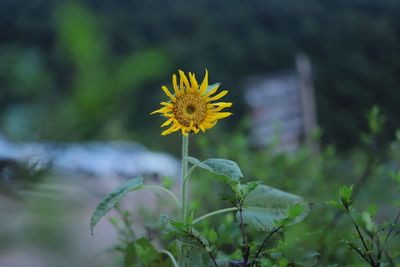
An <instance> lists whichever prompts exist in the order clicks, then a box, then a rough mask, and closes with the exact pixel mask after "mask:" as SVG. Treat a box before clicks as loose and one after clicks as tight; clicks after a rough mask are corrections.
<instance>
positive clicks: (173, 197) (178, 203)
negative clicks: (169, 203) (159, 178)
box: [143, 185, 182, 209]
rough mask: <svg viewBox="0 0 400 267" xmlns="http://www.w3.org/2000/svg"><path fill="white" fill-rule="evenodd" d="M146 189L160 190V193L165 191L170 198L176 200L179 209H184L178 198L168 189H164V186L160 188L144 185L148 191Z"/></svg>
mask: <svg viewBox="0 0 400 267" xmlns="http://www.w3.org/2000/svg"><path fill="white" fill-rule="evenodd" d="M146 188H148V189H157V190H160V191H163V192H165V193H167V194H168V195H169V196H171V197H172V199H173V200H174V202H175V204H176V206H177V207H178V208H179V209H180V208H182V206H181V203H180V202H179V200H178V198H177V197H176V196H175V195H174V193H172V192H171V191H169V190H168V189H166V188H164V187H162V186H159V185H144V186H143V189H146Z"/></svg>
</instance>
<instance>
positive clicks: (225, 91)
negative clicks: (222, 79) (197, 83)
mask: <svg viewBox="0 0 400 267" xmlns="http://www.w3.org/2000/svg"><path fill="white" fill-rule="evenodd" d="M227 93H228V90H224V91H222V92H221V93H219V94H217V95H215V96H213V97H211V98H209V99H208V100H207V101H210V102H211V101H215V100H218V99H220V98H221V97H224V96H225V95H226V94H227Z"/></svg>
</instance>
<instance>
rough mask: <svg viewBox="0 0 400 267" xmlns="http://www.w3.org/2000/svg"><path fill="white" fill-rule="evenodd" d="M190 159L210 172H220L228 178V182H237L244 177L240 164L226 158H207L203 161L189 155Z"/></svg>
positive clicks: (195, 164)
mask: <svg viewBox="0 0 400 267" xmlns="http://www.w3.org/2000/svg"><path fill="white" fill-rule="evenodd" d="M188 161H189V162H190V163H191V164H193V165H194V166H196V167H199V168H202V169H205V170H207V171H209V172H212V173H215V174H219V175H221V176H223V177H225V178H227V179H225V180H224V182H226V183H228V184H231V183H233V184H237V183H239V181H240V179H241V178H242V177H243V174H242V171H241V170H240V168H239V166H238V165H237V164H236V163H235V162H233V161H231V160H226V159H206V160H205V161H203V162H201V161H199V160H198V159H196V158H193V157H188Z"/></svg>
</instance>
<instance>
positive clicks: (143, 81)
mask: <svg viewBox="0 0 400 267" xmlns="http://www.w3.org/2000/svg"><path fill="white" fill-rule="evenodd" d="M399 13H400V2H399V1H391V0H386V1H373V0H363V1H359V0H346V1H344V0H309V1H296V0H286V1H279V0H260V1H258V0H255V1H239V0H232V1H215V0H204V1H195V0H186V1H161V0H159V1H155V0H149V1H135V0H119V1H104V0H82V1H54V0H32V1H26V0H2V1H0V134H1V135H2V136H3V137H5V138H7V139H8V140H10V141H11V142H14V143H24V142H44V141H51V142H56V143H63V144H68V143H72V142H74V143H78V142H87V141H93V140H98V141H108V140H128V141H134V142H137V143H140V144H143V145H144V146H146V147H147V148H149V149H152V150H157V151H166V152H169V153H171V154H172V155H175V156H178V155H179V142H180V139H179V136H178V135H173V136H168V137H161V136H160V129H159V125H160V123H161V121H162V120H161V119H159V118H158V117H154V116H153V117H151V116H149V113H150V112H151V111H153V110H154V109H156V108H157V107H158V103H159V102H160V101H161V99H164V98H165V97H164V96H163V93H162V91H161V90H160V87H161V85H163V84H167V85H169V84H170V79H171V75H172V73H174V72H176V71H177V70H178V69H182V70H185V71H192V72H195V73H197V77H202V75H203V73H204V71H205V68H207V69H208V70H209V73H210V81H211V82H221V83H222V87H223V88H224V89H225V88H226V89H229V90H230V94H229V95H228V96H227V97H226V100H228V101H231V102H233V103H234V107H233V113H234V116H232V117H230V118H229V119H226V120H224V121H223V122H221V123H219V124H218V127H216V128H215V129H212V130H211V131H210V133H209V134H208V135H206V136H203V137H199V138H198V140H197V141H194V142H193V143H192V146H193V147H192V151H193V153H197V154H198V155H201V156H204V157H206V156H227V157H230V158H233V159H235V158H236V160H237V161H239V162H240V163H241V164H244V165H245V166H243V169H244V170H245V172H247V174H248V175H249V176H250V175H254V176H257V177H261V179H263V180H264V181H265V182H266V183H268V184H271V185H274V186H277V187H280V188H283V189H285V190H291V191H292V192H294V193H296V194H300V195H302V196H304V197H305V198H306V199H310V200H314V201H317V202H318V203H323V202H324V201H326V200H329V199H328V196H332V197H334V196H335V191H334V190H336V189H337V188H338V186H339V184H341V183H347V184H351V183H354V182H355V181H356V180H357V177H358V176H360V174H362V173H363V169H364V167H365V164H364V163H365V162H367V164H368V162H369V161H368V160H369V156H368V155H369V154H368V153H370V150H368V149H370V148H369V147H367V148H366V146H365V144H364V143H363V141H362V140H363V139H362V138H360V135H361V133H362V132H366V131H368V120H367V119H366V115H365V114H366V112H367V111H368V110H369V109H370V108H371V107H372V106H373V105H378V106H379V107H380V110H381V112H382V114H383V115H384V116H385V118H386V120H385V126H384V128H383V130H382V132H380V134H379V137H378V140H379V142H378V143H375V145H374V149H376V150H374V151H376V152H374V153H376V154H377V155H378V154H379V155H384V156H383V157H382V160H380V161H379V160H378V161H377V162H378V163H379V164H383V165H379V166H378V163H377V165H376V166H375V165H374V168H375V167H376V168H375V169H374V170H373V171H368V175H370V174H371V173H372V174H376V173H380V174H381V175H382V177H384V178H382V179H386V180H379V183H378V185H379V186H377V184H370V187H371V188H372V189H371V190H372V191H371V190H370V189H366V191H365V194H364V197H362V198H361V199H362V200H363V201H365V202H362V201H360V202H361V203H364V204H365V205H369V204H370V202H372V200H371V199H369V197H371V196H374V195H375V196H381V195H380V192H379V191H376V190H379V189H382V190H384V189H383V187H385V183H383V181H386V183H387V184H388V183H390V182H388V180H387V179H388V178H387V175H385V174H383V172H382V168H384V167H382V166H397V165H396V164H397V162H398V161H397V160H398V158H396V157H394V156H393V157H389V156H388V155H389V152H388V151H389V150H390V147H392V148H393V143H392V142H393V140H394V139H395V130H396V129H397V128H399V126H400V123H399V114H400V105H399V103H400V16H399ZM297 53H304V54H306V55H308V57H309V58H310V61H311V64H312V67H313V79H314V87H315V94H316V106H317V116H318V125H319V127H320V132H321V136H320V140H319V142H320V144H321V155H319V156H318V155H314V154H312V152H310V151H308V150H307V148H301V149H300V150H299V152H296V153H294V154H291V155H286V154H279V155H276V154H274V153H270V151H259V150H257V151H254V150H252V149H251V148H249V147H247V145H246V144H247V140H248V139H247V133H248V130H249V123H248V120H249V113H248V109H247V107H246V105H245V104H244V99H243V94H244V89H245V82H246V80H247V79H248V78H249V77H252V76H254V75H260V74H261V75H262V74H266V73H270V72H276V71H281V70H287V69H291V68H293V66H294V65H295V55H296V54H297ZM226 136H229V137H226ZM229 138H230V139H229ZM221 140H225V141H226V140H230V142H229V144H222V143H223V142H221ZM391 144H392V146H391ZM390 155H393V154H390ZM239 157H242V158H239ZM237 158H239V159H237ZM263 166H268V168H269V170H267V171H265V170H263V168H262V167H263ZM272 169H274V170H272ZM375 171H376V172H375ZM17 178H21V179H22V180H26V179H25V176H23V175H21V176H20V177H17ZM374 178H375V181H376V180H377V178H376V177H374ZM293 179H296V180H295V181H293ZM371 180H372V179H371ZM46 181H47V180H46ZM28 183H30V181H28ZM39 183H40V182H39ZM313 183H314V184H313ZM316 184H318V185H319V187H318V188H317V187H316V186H315V185H316ZM211 185H212V183H211V184H209V186H211ZM313 185H314V186H313ZM329 185H331V186H332V187H329ZM206 186H207V185H206ZM321 187H326V188H327V190H326V192H324V190H323V189H321ZM328 188H329V189H328ZM374 190H375V191H374ZM199 191H200V190H199ZM3 194H5V195H6V197H7V198H11V196H8V193H3ZM324 194H327V195H325V196H324ZM199 195H201V192H199ZM391 196H392V195H391V194H390V193H388V194H387V196H386V197H387V199H380V198H378V197H377V198H376V199H377V203H378V204H377V206H378V208H377V209H379V207H381V208H382V209H383V210H385V212H383V213H385V214H387V216H388V217H389V216H390V215H391V211H392V208H391V207H388V205H389V206H390V204H389V202H388V201H390V200H391V199H392V198H391ZM25 199H26V198H25ZM94 203H95V202H93V203H91V205H92V206H90V207H94V206H93V205H95V204H94ZM379 203H381V204H382V203H383V204H382V205H380V204H379ZM13 205H14V204H13ZM207 205H208V206H210V205H212V204H211V203H208V204H207V203H205V205H204V206H207ZM365 205H364V206H363V205H361V206H362V207H365ZM11 207H12V208H13V209H19V208H21V207H20V204H17V206H12V205H11ZM385 207H386V208H385ZM24 208H26V207H25V206H24ZM53 208H54V207H53ZM10 209H11V208H10ZM47 211H48V210H47ZM47 211H46V210H44V211H43V210H40V212H41V213H40V214H41V215H40V216H44V217H42V218H43V220H48V217H49V216H47V217H46V216H45V215H46V214H47V215H48V214H49V212H50V214H53V213H52V212H54V211H52V210H51V211H49V212H47ZM30 212H32V210H30ZM35 212H37V211H35ZM72 212H73V209H72ZM43 214H44V215H43ZM317 214H318V213H317ZM0 216H2V218H0V228H4V229H7V228H6V227H5V222H6V221H12V219H11V218H10V216H11V215H10V214H7V212H6V211H5V210H3V211H2V213H0ZM332 216H333V215H332ZM6 217H7V218H8V220H5V219H4V218H6ZM50 217H51V216H50ZM316 217H318V216H316ZM45 218H47V219H45ZM329 218H330V217H329V216H328V215H327V218H326V221H329ZM383 218H386V217H385V216H383ZM47 223H48V221H47ZM85 223H86V222H83V224H85ZM51 225H53V226H54V224H51ZM306 225H308V226H304V228H305V229H306V230H304V229H302V230H304V231H311V232H312V231H314V230H315V231H316V232H318V231H317V230H316V229H317V226H316V225H318V224H317V223H314V224H313V223H310V222H308V223H306ZM54 227H55V228H56V229H55V230H54V231H55V232H58V231H57V227H56V226H54ZM307 227H308V228H307ZM310 229H311V230H310ZM0 230H1V229H0ZM110 231H112V230H110ZM319 231H322V230H321V229H319ZM38 233H40V234H38V236H36V237H32V238H31V240H37V239H39V240H42V239H44V238H43V236H46V231H45V229H42V230H41V231H39V232H38ZM318 233H320V232H318ZM35 238H36V239H35ZM12 239H13V238H12V236H11V237H10V236H9V237H8V239H7V242H6V239H4V241H3V240H2V238H1V236H0V248H1V247H3V248H5V251H7V249H6V248H10V245H9V244H10V243H9V242H11V243H12V242H13V241H12ZM22 239H23V238H22ZM10 240H11V241H10ZM332 240H337V239H332ZM2 241H3V242H2ZM14 241H15V240H14ZM15 242H16V241H15ZM32 242H33V243H35V241H32ZM56 243H57V242H56ZM49 244H52V243H51V242H50V243H49ZM50 247H51V245H50ZM310 247H312V249H313V250H315V251H320V248H321V246H320V245H319V244H311V245H310ZM333 247H334V246H333ZM310 249H311V248H310ZM330 249H331V250H333V251H331V252H325V253H326V254H325V255H329V257H328V258H325V262H330V263H335V262H339V263H341V262H342V263H343V262H346V261H347V260H349V258H348V256H347V254H346V253H347V252H345V251H346V250H345V249H344V248H343V249H342V250H339V252H338V251H337V250H335V249H334V248H330ZM14 250H18V246H16V248H15V249H14ZM33 254H35V253H33ZM0 257H1V253H0ZM53 266H55V265H53ZM87 266H88V265H87Z"/></svg>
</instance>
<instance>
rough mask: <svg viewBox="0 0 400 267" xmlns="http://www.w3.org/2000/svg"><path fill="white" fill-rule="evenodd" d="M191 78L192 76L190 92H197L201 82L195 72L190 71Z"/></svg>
mask: <svg viewBox="0 0 400 267" xmlns="http://www.w3.org/2000/svg"><path fill="white" fill-rule="evenodd" d="M189 78H190V83H191V85H192V88H191V90H190V92H191V93H194V92H197V90H198V89H199V84H198V83H197V80H196V77H195V75H194V73H190V72H189Z"/></svg>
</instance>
